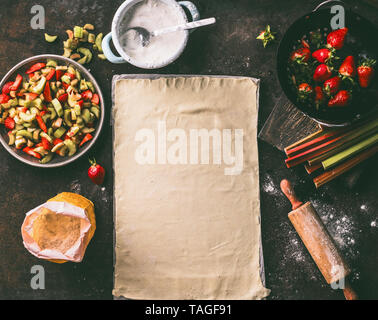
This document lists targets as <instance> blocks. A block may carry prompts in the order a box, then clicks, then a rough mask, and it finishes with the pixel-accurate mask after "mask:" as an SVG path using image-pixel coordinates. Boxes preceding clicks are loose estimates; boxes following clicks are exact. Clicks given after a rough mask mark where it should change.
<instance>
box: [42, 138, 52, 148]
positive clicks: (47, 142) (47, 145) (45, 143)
mask: <svg viewBox="0 0 378 320" xmlns="http://www.w3.org/2000/svg"><path fill="white" fill-rule="evenodd" d="M41 143H42V147H43V149H45V150H51V148H52V146H51V144H50V142H49V140H47V139H46V138H44V137H42V139H41Z"/></svg>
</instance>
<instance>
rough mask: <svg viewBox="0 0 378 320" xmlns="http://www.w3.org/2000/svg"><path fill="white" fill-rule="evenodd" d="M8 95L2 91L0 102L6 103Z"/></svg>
mask: <svg viewBox="0 0 378 320" xmlns="http://www.w3.org/2000/svg"><path fill="white" fill-rule="evenodd" d="M9 99H10V97H9V96H8V95H6V94H4V93H2V94H0V103H7V102H8V101H9Z"/></svg>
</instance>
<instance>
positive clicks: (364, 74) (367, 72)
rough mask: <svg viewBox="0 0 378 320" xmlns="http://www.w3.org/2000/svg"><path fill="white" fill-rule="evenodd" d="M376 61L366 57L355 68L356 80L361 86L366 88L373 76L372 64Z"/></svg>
mask: <svg viewBox="0 0 378 320" xmlns="http://www.w3.org/2000/svg"><path fill="white" fill-rule="evenodd" d="M376 62H377V61H375V60H373V59H367V60H365V61H364V62H362V63H361V64H360V65H359V66H358V68H357V74H358V82H359V83H360V86H361V88H367V87H368V86H369V85H370V83H371V79H373V77H374V68H373V67H374V65H375V64H376Z"/></svg>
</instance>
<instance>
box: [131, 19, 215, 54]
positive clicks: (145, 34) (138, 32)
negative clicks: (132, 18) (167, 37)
mask: <svg viewBox="0 0 378 320" xmlns="http://www.w3.org/2000/svg"><path fill="white" fill-rule="evenodd" d="M215 21H216V20H215V18H207V19H201V20H197V21H193V22H188V23H184V24H180V25H178V26H173V27H167V28H163V29H159V30H155V31H152V32H150V31H148V30H147V29H146V28H143V27H132V28H129V29H127V30H126V32H129V31H133V32H135V35H134V38H135V39H136V38H139V39H140V42H141V44H142V46H143V47H146V46H148V44H149V43H150V39H151V37H156V36H160V35H162V34H166V33H170V32H175V31H181V30H188V29H194V28H198V27H202V26H207V25H209V24H213V23H215Z"/></svg>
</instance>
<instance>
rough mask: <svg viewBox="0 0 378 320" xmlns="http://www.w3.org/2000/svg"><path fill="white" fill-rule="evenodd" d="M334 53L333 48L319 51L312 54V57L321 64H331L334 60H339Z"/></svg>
mask: <svg viewBox="0 0 378 320" xmlns="http://www.w3.org/2000/svg"><path fill="white" fill-rule="evenodd" d="M334 52H335V50H334V49H333V48H331V49H326V48H324V49H318V50H316V51H314V52H313V53H312V57H313V58H314V59H315V60H317V61H319V62H320V63H327V62H331V61H332V59H337V57H336V56H335V55H334Z"/></svg>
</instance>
